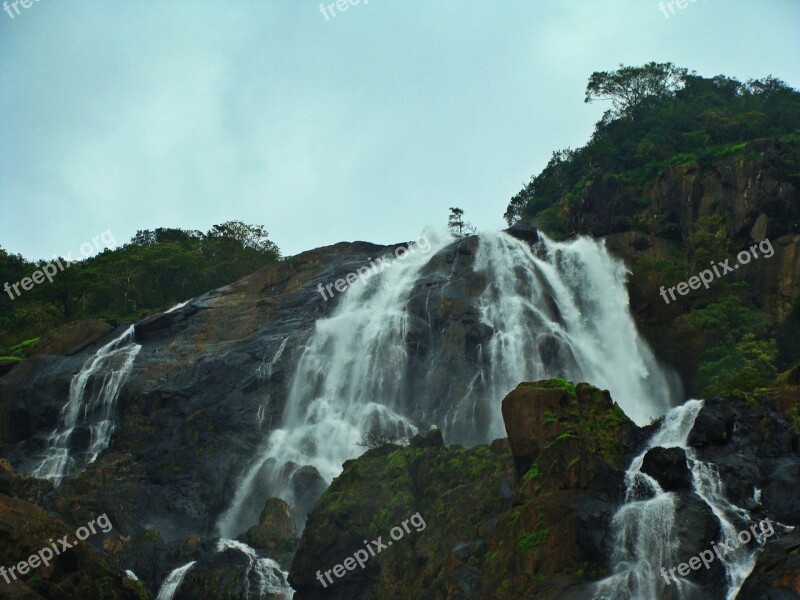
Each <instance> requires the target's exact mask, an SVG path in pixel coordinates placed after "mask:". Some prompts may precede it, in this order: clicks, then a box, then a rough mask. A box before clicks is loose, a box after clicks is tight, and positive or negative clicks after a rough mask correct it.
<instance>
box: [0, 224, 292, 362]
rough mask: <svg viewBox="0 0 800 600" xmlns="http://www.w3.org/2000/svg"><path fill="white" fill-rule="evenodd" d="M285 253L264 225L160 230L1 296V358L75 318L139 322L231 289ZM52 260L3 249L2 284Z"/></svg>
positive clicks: (146, 232)
mask: <svg viewBox="0 0 800 600" xmlns="http://www.w3.org/2000/svg"><path fill="white" fill-rule="evenodd" d="M279 258H280V250H279V248H278V246H276V245H275V244H274V243H273V242H272V241H270V239H269V234H268V233H267V231H266V229H265V228H264V227H263V226H261V225H249V224H246V223H243V222H242V221H228V222H226V223H222V224H220V225H214V226H213V227H212V228H211V229H210V230H209V231H208V232H206V233H203V232H201V231H196V230H186V229H176V228H158V229H154V230H141V231H137V232H136V235H134V236H133V238H132V239H131V241H130V242H128V243H127V244H124V245H123V246H121V247H119V248H116V249H114V250H109V249H106V250H105V251H103V252H101V253H100V254H97V255H95V256H92V257H90V258H87V259H85V260H81V261H77V262H75V263H74V264H73V265H72V266H71V267H68V268H66V269H64V270H63V271H59V273H58V274H57V275H56V276H55V277H54V278H53V281H52V283H49V282H47V281H45V282H44V283H42V284H39V285H36V286H34V287H33V288H32V289H31V290H29V291H25V292H23V293H22V294H21V295H20V296H19V297H15V298H13V299H12V298H10V297H9V295H8V294H7V293H2V294H0V356H3V355H8V354H12V355H13V354H14V351H11V350H10V348H11V347H12V345H13V346H16V345H18V344H19V343H20V342H22V341H24V340H26V339H31V338H34V337H36V336H40V335H41V334H42V333H44V332H45V331H47V330H48V329H51V328H53V327H57V326H59V325H62V324H64V323H68V322H70V321H74V320H77V319H88V318H100V319H113V320H119V321H127V320H134V319H137V318H140V317H141V316H143V315H145V314H147V313H149V312H153V311H156V310H160V309H162V308H165V307H167V306H170V305H171V304H175V303H177V302H180V301H183V300H187V299H189V298H191V297H193V296H197V295H199V294H202V293H204V292H207V291H209V290H212V289H215V288H218V287H221V286H223V285H227V284H229V283H232V282H233V281H236V280H237V279H239V278H240V277H243V276H244V275H247V274H248V273H251V272H253V271H255V270H258V269H260V268H262V267H265V266H268V265H270V264H273V263H275V262H276V261H277V260H278V259H279ZM46 262H47V261H36V262H34V261H29V260H26V259H25V258H23V257H22V256H20V255H18V254H17V255H14V254H9V253H8V252H7V251H6V250H4V249H2V248H0V286H2V284H3V283H5V282H9V283H11V284H13V283H15V282H18V281H20V280H21V279H22V278H23V277H29V276H30V275H31V274H32V273H33V272H34V271H35V270H36V269H38V268H40V267H41V266H43V265H44V264H45V263H46Z"/></svg>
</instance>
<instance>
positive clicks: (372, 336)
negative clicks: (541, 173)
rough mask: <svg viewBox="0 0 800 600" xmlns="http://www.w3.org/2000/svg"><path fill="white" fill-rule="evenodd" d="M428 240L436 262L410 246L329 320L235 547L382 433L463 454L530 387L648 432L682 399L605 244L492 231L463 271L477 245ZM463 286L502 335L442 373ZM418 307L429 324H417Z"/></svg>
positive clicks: (223, 522)
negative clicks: (612, 404)
mask: <svg viewBox="0 0 800 600" xmlns="http://www.w3.org/2000/svg"><path fill="white" fill-rule="evenodd" d="M423 235H424V236H427V239H428V244H426V245H427V247H428V251H423V250H422V249H419V246H421V245H420V244H419V243H418V244H416V245H415V246H411V250H410V251H409V253H408V254H407V255H406V256H404V257H403V258H402V259H399V258H398V259H396V260H394V261H393V262H392V266H391V268H388V269H387V270H386V271H385V272H382V273H380V274H379V275H375V276H373V277H371V278H369V279H368V280H367V281H366V283H361V282H356V283H355V284H353V285H352V286H350V287H349V289H348V290H347V291H346V293H345V294H344V295H343V296H342V297H341V298H340V299H339V303H338V306H337V307H336V308H335V310H334V312H333V313H332V314H331V316H330V317H328V318H324V319H320V320H318V321H317V322H316V325H315V329H314V331H313V333H312V335H311V337H310V339H309V340H308V342H307V344H306V345H305V347H304V349H303V352H302V354H301V356H300V358H299V361H298V364H297V366H296V368H295V370H294V374H293V377H292V379H291V382H290V383H289V386H288V397H287V402H286V407H285V411H284V415H283V423H282V425H281V427H280V428H279V429H276V430H274V431H272V432H271V434H270V435H269V437H268V439H267V440H266V441H265V443H264V445H263V447H262V448H261V449H260V451H259V452H258V453H257V455H256V457H255V458H254V460H253V461H252V462H251V463H250V465H248V467H247V468H246V469H245V470H244V473H243V474H242V476H241V477H240V480H239V483H238V487H237V490H236V493H235V494H234V498H233V501H232V503H231V505H230V507H229V508H228V510H227V511H226V512H225V513H224V514H223V515H222V516H221V518H220V520H219V522H218V529H219V532H220V534H221V535H222V536H227V537H235V536H236V535H237V534H239V533H240V532H241V531H243V530H244V529H246V527H248V526H249V525H251V524H252V523H253V522H255V520H256V517H257V516H258V513H259V511H260V509H261V508H262V507H263V503H264V500H265V499H266V498H267V497H268V496H280V497H282V498H284V499H285V500H286V501H287V502H289V503H290V505H292V506H295V504H296V503H295V498H294V496H293V489H292V486H291V485H289V484H288V483H287V482H288V481H289V480H290V479H291V476H292V474H293V473H294V472H295V471H297V469H299V468H301V467H303V466H306V465H311V466H313V467H314V468H316V470H317V471H318V472H319V473H320V474H321V476H322V477H323V479H324V480H325V481H326V482H330V481H331V480H332V479H333V478H334V477H336V476H337V475H338V474H339V473H340V472H341V468H342V463H343V462H344V461H345V460H347V459H350V458H354V457H356V456H358V455H359V454H360V453H361V452H363V450H364V449H363V448H360V447H359V445H358V444H359V442H360V441H361V439H362V436H363V434H364V433H365V432H366V431H367V430H368V429H370V428H371V427H375V426H379V427H380V428H382V429H383V430H384V431H387V432H388V433H389V434H390V435H391V436H393V437H395V438H396V439H407V438H409V437H410V436H412V435H414V434H415V433H417V431H418V430H420V429H427V428H428V427H430V426H432V425H435V426H437V427H439V428H440V429H441V430H442V431H443V433H444V435H445V438H446V439H447V441H448V442H456V443H462V444H475V443H486V442H488V441H491V440H492V439H494V438H497V437H503V436H505V428H504V426H503V421H502V415H501V411H500V402H501V400H502V399H503V397H504V396H505V395H506V394H507V393H508V392H509V391H511V390H512V389H513V388H514V387H516V386H517V384H519V383H520V382H522V381H526V380H535V379H541V378H546V377H556V376H557V377H565V378H568V379H572V380H574V381H589V382H591V383H594V384H595V385H598V386H599V387H605V388H608V389H609V390H610V391H611V394H612V396H613V397H614V399H615V400H616V401H617V402H618V403H619V404H620V406H621V407H622V408H623V410H624V411H625V412H626V414H628V416H630V417H631V418H632V419H633V420H634V421H636V422H637V423H640V424H641V423H646V422H649V421H650V420H652V419H654V418H656V417H658V416H660V415H661V414H663V413H664V412H666V410H667V409H668V408H669V406H670V404H671V403H672V401H673V399H674V397H675V396H676V395H677V394H676V393H675V386H674V384H673V380H672V379H671V378H670V376H669V375H668V374H666V373H665V372H664V371H663V370H662V369H661V367H659V365H658V364H657V362H656V360H655V358H654V357H653V355H652V353H651V352H650V350H649V349H648V347H647V345H646V344H645V343H644V342H643V341H642V340H641V339H640V337H639V336H638V333H637V331H636V327H635V324H634V322H633V319H632V317H631V315H630V312H629V308H628V296H627V292H626V289H625V281H626V276H627V271H626V270H625V267H624V265H623V264H622V263H621V262H620V261H618V260H616V259H614V258H612V257H611V256H610V255H609V254H608V252H607V251H606V249H605V246H604V244H603V243H602V242H596V241H594V240H591V239H589V238H579V239H577V240H575V241H572V242H568V243H557V242H553V241H551V240H549V239H547V238H546V237H544V236H542V240H541V242H540V243H539V244H537V247H536V249H535V250H532V249H531V247H530V246H529V245H528V244H527V243H525V242H522V241H520V240H518V239H516V238H514V237H512V236H510V235H508V234H505V233H484V234H481V235H480V236H479V238H478V240H477V242H478V243H477V244H476V245H477V252H476V255H475V256H474V261H473V263H472V264H471V266H470V265H467V266H463V265H462V264H461V263H459V262H458V260H459V256H460V255H459V250H460V249H461V247H462V245H465V244H466V245H467V246H465V248H469V247H470V246H469V243H471V242H474V241H475V240H474V239H472V240H466V239H460V240H454V239H453V238H452V236H450V235H449V234H446V233H440V232H435V231H432V230H426V232H425V234H423ZM473 245H475V244H473ZM415 248H416V251H415ZM465 255H469V256H471V252H470V251H468V252H466V254H465ZM447 261H451V262H452V264H450V262H447ZM443 263H445V264H443ZM459 268H460V269H461V270H462V271H461V272H459V271H458V269H459ZM464 281H467V282H468V284H469V285H468V286H467V287H468V288H469V290H470V293H472V294H473V297H472V298H471V301H472V304H471V306H475V307H476V310H477V313H479V314H478V317H477V318H478V319H479V320H480V323H481V326H482V327H483V328H484V330H487V331H490V336H491V337H490V338H489V339H488V341H486V342H485V343H484V344H481V345H480V346H479V347H478V349H477V352H476V357H472V358H469V357H466V356H465V357H463V358H461V357H459V358H458V359H457V361H456V362H454V363H452V364H446V365H442V364H441V361H440V359H439V357H438V355H437V353H436V348H435V346H436V344H437V343H438V341H434V338H433V336H435V335H438V333H439V332H438V331H437V330H436V329H437V326H438V325H435V324H434V319H435V318H434V317H432V316H431V311H433V310H434V308H436V310H439V308H437V307H438V306H439V305H435V303H434V299H435V300H437V301H438V297H437V296H438V295H441V299H442V300H441V306H442V307H443V306H444V305H445V299H446V298H451V297H452V296H450V294H456V295H457V294H460V293H461V292H460V290H461V289H462V288H463V287H464V286H462V287H459V288H458V289H456V288H457V285H459V284H460V283H459V282H464ZM420 282H423V283H420ZM418 284H419V286H420V289H417V286H418ZM473 284H474V285H473ZM451 286H452V287H451ZM470 286H471V287H470ZM472 288H475V289H474V290H473V289H472ZM415 294H416V296H414V295H415ZM420 297H421V298H423V299H424V301H422V302H419V303H417V302H416V301H417V300H418V299H419V298H420ZM457 297H460V296H457ZM468 300H470V299H469V298H468ZM448 301H449V300H448ZM411 303H414V305H415V306H417V304H418V305H419V306H421V307H422V309H423V310H424V311H426V313H425V314H422V315H419V314H413V315H410V312H409V311H410V308H409V306H410V304H411ZM441 310H443V309H441ZM422 320H426V323H425V324H424V327H422V328H420V321H422ZM413 328H416V329H413ZM412 329H413V333H414V335H417V336H427V338H426V339H424V340H423V341H422V342H419V343H417V344H416V347H417V353H416V355H415V356H414V361H410V352H409V347H410V346H409V343H408V340H409V334H410V332H412ZM440 345H441V344H440ZM420 348H423V350H420ZM426 348H427V350H424V349H426ZM431 348H433V350H431ZM425 352H427V354H426V353H425ZM412 362H413V364H412ZM413 369H416V371H414V370H413ZM296 516H297V515H296ZM304 517H305V515H299V517H298V518H299V522H298V526H299V527H300V528H302V526H303V520H304Z"/></svg>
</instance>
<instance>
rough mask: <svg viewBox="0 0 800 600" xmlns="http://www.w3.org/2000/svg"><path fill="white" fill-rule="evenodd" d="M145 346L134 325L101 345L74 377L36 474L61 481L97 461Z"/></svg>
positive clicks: (106, 445)
mask: <svg viewBox="0 0 800 600" xmlns="http://www.w3.org/2000/svg"><path fill="white" fill-rule="evenodd" d="M139 350H141V346H140V345H138V344H136V343H135V341H134V326H133V325H131V326H130V327H129V328H128V329H126V330H125V332H124V333H123V334H122V335H120V336H119V337H118V338H116V339H114V340H113V341H111V342H109V343H108V344H106V345H105V346H103V347H102V348H100V349H99V350H98V351H97V352H96V353H95V354H94V356H92V357H91V358H89V360H87V361H86V362H85V363H84V364H83V366H82V367H81V370H80V371H79V372H78V373H77V374H76V375H75V376H74V377H73V378H72V381H71V382H70V386H69V396H68V398H67V403H66V404H65V405H64V407H63V408H62V409H61V414H60V415H59V419H58V424H57V425H56V427H55V429H54V430H53V432H52V433H51V434H50V438H49V440H48V448H47V451H46V454H45V457H44V459H43V460H42V462H41V463H40V464H39V465H38V466H37V467H36V468H35V469H34V471H33V475H34V476H35V477H40V478H43V479H49V480H50V481H52V482H53V483H54V484H55V485H59V484H60V483H61V481H62V479H64V478H65V477H69V476H71V475H74V474H76V473H78V472H79V471H81V470H82V469H84V468H86V465H88V464H90V463H92V462H94V461H95V460H96V459H97V457H98V455H99V454H100V453H101V452H102V451H103V450H105V449H106V448H107V447H108V443H109V441H110V440H111V435H112V434H113V433H114V427H115V425H116V424H115V418H116V414H115V408H116V402H117V397H118V396H119V392H120V390H121V389H122V386H123V385H124V384H125V382H126V381H127V380H128V377H129V376H130V373H131V370H132V369H133V363H134V360H135V359H136V355H137V354H138V353H139Z"/></svg>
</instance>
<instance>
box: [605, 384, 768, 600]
mask: <svg viewBox="0 0 800 600" xmlns="http://www.w3.org/2000/svg"><path fill="white" fill-rule="evenodd" d="M702 407H703V402H702V401H701V400H689V401H688V402H686V403H685V404H684V405H682V406H678V407H676V408H674V409H672V410H671V411H670V412H669V413H667V415H666V417H665V419H664V422H663V423H662V425H661V427H660V428H659V429H658V431H656V433H655V434H654V435H653V436H652V437H651V439H650V440H649V441H648V443H647V444H646V446H645V448H644V449H643V450H642V451H641V453H640V454H639V455H638V456H636V457H635V458H634V459H633V461H631V465H630V467H629V468H628V470H627V472H626V474H625V483H626V493H625V503H624V504H623V505H622V506H621V507H620V509H619V510H618V511H617V513H616V514H615V515H614V518H613V522H612V528H613V531H614V543H613V548H614V550H613V555H612V557H611V559H612V560H611V562H612V570H613V574H612V575H611V576H610V577H608V578H606V579H604V580H603V581H601V582H599V583H598V584H596V586H595V595H594V599H595V600H602V599H606V598H613V599H614V600H704V599H703V597H702V592H701V590H699V588H698V587H697V586H695V585H694V584H693V583H692V582H691V581H689V580H688V579H685V578H681V577H674V578H672V577H668V576H664V575H663V574H662V573H663V572H662V569H665V570H667V571H669V569H672V568H674V567H677V566H678V564H679V563H680V560H679V558H678V549H679V545H680V540H679V539H678V538H677V537H676V535H675V518H676V514H675V495H674V494H673V493H672V492H665V491H664V490H663V489H662V488H661V486H660V485H659V484H658V482H657V481H656V480H655V479H653V478H652V477H650V476H649V475H647V474H646V473H642V472H641V468H642V463H643V461H644V457H645V455H646V454H647V452H648V451H649V450H650V449H652V448H656V447H661V448H681V449H683V450H684V452H685V453H686V461H687V466H688V468H689V471H690V472H691V474H692V484H693V489H694V491H695V493H696V494H697V495H698V496H699V497H700V498H702V500H703V501H704V502H705V503H706V504H708V506H709V507H710V508H711V511H712V512H713V514H714V516H715V517H716V518H717V519H718V521H719V524H720V530H721V531H720V539H719V540H717V541H716V543H719V542H720V541H721V540H736V536H737V533H738V529H737V527H736V526H735V525H734V523H733V521H734V520H736V522H737V523H739V524H740V527H741V526H742V525H741V524H742V523H747V524H749V523H751V518H750V515H749V513H748V512H747V511H746V510H744V509H743V508H740V507H738V506H735V505H733V504H731V503H730V502H729V501H728V500H727V499H726V498H725V495H724V490H723V485H722V482H721V480H720V477H719V472H718V470H717V468H716V467H715V466H714V465H713V464H710V463H705V462H702V461H700V460H699V459H698V458H697V454H696V452H695V450H694V449H693V448H692V447H691V446H689V445H688V442H687V440H688V438H689V434H690V433H691V431H692V428H693V427H694V423H695V420H696V418H697V415H698V413H699V412H700V410H701V409H702ZM758 541H759V542H763V536H762V537H761V538H759V539H758ZM709 550H711V548H709ZM757 555H758V546H756V547H748V546H745V545H742V544H736V545H735V546H732V551H731V552H729V553H727V554H726V553H720V555H718V556H715V557H714V560H720V561H721V562H722V563H723V565H724V567H725V573H726V575H727V580H728V592H727V596H726V599H727V600H733V599H734V598H736V595H737V594H738V592H739V590H740V588H741V586H742V584H743V583H744V580H745V579H746V578H747V576H748V575H749V574H750V572H751V571H752V570H753V567H754V565H755V561H756V558H757ZM665 579H666V580H665ZM667 580H669V581H670V583H667ZM676 580H677V581H676Z"/></svg>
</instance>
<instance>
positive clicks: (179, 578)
mask: <svg viewBox="0 0 800 600" xmlns="http://www.w3.org/2000/svg"><path fill="white" fill-rule="evenodd" d="M196 562H197V561H196V560H193V561H192V562H190V563H186V564H185V565H183V566H182V567H178V568H177V569H174V570H173V571H172V572H171V573H170V574H169V575H167V578H166V579H165V580H164V583H162V584H161V588H160V589H159V590H158V596H156V600H172V599H173V598H174V597H175V593H176V592H177V591H178V588H179V587H181V583H183V578H184V577H186V573H188V572H189V569H191V568H192V567H193V566H194V565H195V563H196Z"/></svg>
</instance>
